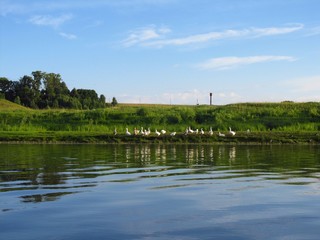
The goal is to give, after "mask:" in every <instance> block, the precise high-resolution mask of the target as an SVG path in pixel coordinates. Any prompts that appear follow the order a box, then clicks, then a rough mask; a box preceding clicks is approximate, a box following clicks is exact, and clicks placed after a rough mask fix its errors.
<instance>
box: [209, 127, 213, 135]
mask: <svg viewBox="0 0 320 240" xmlns="http://www.w3.org/2000/svg"><path fill="white" fill-rule="evenodd" d="M209 135H210V136H212V135H213V131H212V127H210V130H209Z"/></svg>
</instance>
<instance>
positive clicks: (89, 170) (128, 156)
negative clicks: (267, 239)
mask: <svg viewBox="0 0 320 240" xmlns="http://www.w3.org/2000/svg"><path fill="white" fill-rule="evenodd" d="M0 148H1V150H2V155H1V158H0V163H1V168H0V171H1V175H0V180H1V183H0V186H1V190H0V191H1V192H10V191H24V190H29V191H31V192H30V195H25V194H24V193H22V199H23V201H24V202H31V201H34V202H39V201H52V200H56V199H58V198H59V197H60V196H64V195H65V194H72V193H74V192H79V189H80V191H85V189H87V188H91V187H93V186H97V185H98V184H99V180H95V179H97V178H102V177H103V176H104V177H108V178H107V179H106V180H107V181H108V179H109V180H110V181H111V180H113V179H111V178H112V177H114V176H116V175H118V176H120V177H123V176H124V174H125V175H126V176H125V181H127V180H128V179H131V180H130V181H132V180H134V181H137V180H139V179H140V177H141V173H145V174H149V175H150V172H152V177H161V176H172V175H177V176H178V175H179V176H181V175H188V176H192V174H199V171H198V170H201V168H203V169H204V170H205V171H206V173H207V174H210V175H211V176H210V177H209V179H217V177H216V176H215V175H217V172H219V171H220V173H221V174H220V175H219V177H218V178H219V179H223V178H230V177H231V178H237V177H240V176H251V175H257V174H261V175H263V178H264V179H267V180H288V179H291V178H292V177H298V178H310V177H311V178H314V177H315V175H314V173H315V172H317V171H318V166H319V163H318V161H319V160H318V158H315V157H314V156H315V155H316V154H317V153H318V152H319V149H318V148H317V147H312V146H308V147H301V146H300V147H298V149H294V148H296V146H273V147H272V146H229V145H221V146H220V145H218V146H216V145H148V144H145V145H119V146H113V145H112V146H108V145H107V146H103V145H102V146H101V145H75V146H72V145H71V146H67V145H36V146H32V145H1V146H0ZM293 150H295V151H293ZM279 159H280V160H279ZM130 169H132V170H130ZM190 169H193V170H192V171H190ZM230 170H239V171H238V172H237V173H236V174H232V172H230ZM226 171H229V172H226ZM138 173H139V174H140V175H139V174H138ZM205 177H206V178H208V176H207V175H206V176H205ZM316 177H317V178H318V175H317V176H316ZM84 179H88V181H84ZM190 179H193V178H192V177H189V182H190V183H188V184H192V183H191V181H190ZM198 179H199V178H198ZM116 181H119V179H116ZM308 183H309V182H306V184H308ZM289 184H298V182H297V181H294V180H290V183H289ZM299 184H301V182H299ZM39 189H42V190H43V189H49V190H54V192H53V193H52V192H46V191H43V193H42V194H38V193H37V194H34V193H32V190H34V191H38V190H39ZM67 189H69V191H65V190H67ZM75 189H77V191H75ZM62 190H63V191H62Z"/></svg>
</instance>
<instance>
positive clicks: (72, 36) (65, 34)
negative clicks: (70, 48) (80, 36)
mask: <svg viewBox="0 0 320 240" xmlns="http://www.w3.org/2000/svg"><path fill="white" fill-rule="evenodd" d="M59 35H60V36H61V37H64V38H66V39H69V40H74V39H77V36H76V35H74V34H70V33H64V32H60V33H59Z"/></svg>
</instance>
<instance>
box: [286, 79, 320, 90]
mask: <svg viewBox="0 0 320 240" xmlns="http://www.w3.org/2000/svg"><path fill="white" fill-rule="evenodd" d="M283 85H284V86H285V87H286V88H287V89H288V90H290V91H292V92H295V93H299V92H300V93H306V92H319V91H320V75H319V76H310V77H304V78H298V79H293V80H289V81H286V82H284V83H283Z"/></svg>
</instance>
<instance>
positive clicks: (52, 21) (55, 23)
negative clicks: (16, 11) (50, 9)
mask: <svg viewBox="0 0 320 240" xmlns="http://www.w3.org/2000/svg"><path fill="white" fill-rule="evenodd" d="M70 19H72V15H71V14H64V15H61V16H58V17H53V16H50V15H36V16H33V17H32V18H30V19H29V22H31V23H32V24H35V25H39V26H50V27H53V28H57V27H59V26H60V25H62V24H64V23H65V22H66V21H69V20H70Z"/></svg>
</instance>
